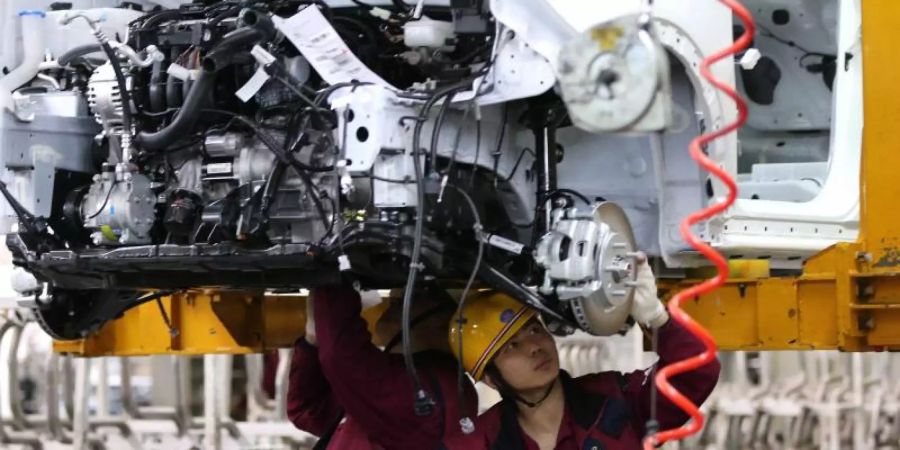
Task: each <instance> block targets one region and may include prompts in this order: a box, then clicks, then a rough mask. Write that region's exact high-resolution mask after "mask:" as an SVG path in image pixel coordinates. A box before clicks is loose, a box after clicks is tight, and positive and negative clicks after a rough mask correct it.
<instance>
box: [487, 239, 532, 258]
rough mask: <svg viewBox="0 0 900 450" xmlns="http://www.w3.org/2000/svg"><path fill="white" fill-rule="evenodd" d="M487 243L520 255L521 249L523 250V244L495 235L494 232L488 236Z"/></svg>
mask: <svg viewBox="0 0 900 450" xmlns="http://www.w3.org/2000/svg"><path fill="white" fill-rule="evenodd" d="M487 242H488V244H491V245H493V246H494V247H497V248H499V249H501V250H506V251H508V252H510V253H515V254H517V255H521V254H522V251H524V250H525V246H524V245H522V244H520V243H518V242H516V241H511V240H509V239H506V238H505V237H502V236H497V235H496V234H492V235H491V237H490V238H488V241H487Z"/></svg>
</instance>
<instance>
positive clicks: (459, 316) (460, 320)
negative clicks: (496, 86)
mask: <svg viewBox="0 0 900 450" xmlns="http://www.w3.org/2000/svg"><path fill="white" fill-rule="evenodd" d="M448 186H449V187H451V188H453V189H454V190H456V192H459V194H460V195H462V196H463V197H464V198H465V199H466V203H468V204H469V209H471V210H472V218H473V220H474V221H475V224H474V225H473V227H472V228H473V229H474V231H475V240H476V241H477V242H478V256H476V258H475V264H474V266H473V267H472V273H471V274H470V275H469V279H468V281H466V287H465V289H463V292H462V296H461V297H460V298H459V305H458V306H457V308H456V340H457V344H458V348H457V354H458V355H459V358H457V377H456V378H457V386H456V388H457V395H458V396H459V399H458V401H459V405H460V407H459V410H460V411H465V410H466V408H465V395H464V390H465V388H464V381H465V378H466V372H465V369H464V368H463V363H462V362H463V349H464V347H463V332H462V327H463V325H464V324H465V318H464V317H463V308H464V307H465V304H466V298H468V296H469V290H470V289H472V285H473V284H474V283H475V278H476V277H477V276H478V271H479V270H480V269H481V261H482V259H483V258H484V241H483V240H482V239H481V232H482V230H483V227H482V225H481V216H480V215H479V214H478V208H477V207H476V206H475V202H474V201H473V200H472V197H471V196H470V195H469V194H468V193H466V191H464V190H462V189H460V188H459V187H457V186H455V185H452V184H451V185H448ZM471 420H472V419H471V418H470V417H463V418H461V419H460V425H461V426H462V427H463V432H464V433H465V432H466V430H465V428H466V427H467V426H471ZM466 422H468V424H467V423H466Z"/></svg>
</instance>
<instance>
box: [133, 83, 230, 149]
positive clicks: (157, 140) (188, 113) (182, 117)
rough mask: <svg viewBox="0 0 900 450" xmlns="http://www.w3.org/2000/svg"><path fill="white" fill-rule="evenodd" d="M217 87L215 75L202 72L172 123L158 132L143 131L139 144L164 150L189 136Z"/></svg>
mask: <svg viewBox="0 0 900 450" xmlns="http://www.w3.org/2000/svg"><path fill="white" fill-rule="evenodd" d="M170 78H171V75H170ZM215 85H216V76H215V74H209V73H204V72H201V73H200V76H199V77H198V78H197V81H196V82H195V83H194V87H193V89H191V92H190V93H189V94H188V97H187V98H186V99H185V100H184V105H183V106H182V107H181V109H180V110H179V111H178V114H176V115H175V117H174V118H173V119H172V123H170V124H169V126H167V127H165V128H163V129H162V130H159V131H157V132H147V131H142V132H141V133H139V134H138V136H137V141H138V144H139V145H141V146H142V147H144V148H146V149H149V150H162V149H165V148H166V147H168V146H169V145H171V144H172V143H173V142H175V141H177V140H178V139H180V138H182V137H184V136H185V135H186V134H188V133H189V132H190V131H191V129H193V128H194V125H196V124H197V120H199V119H200V109H202V108H203V103H204V102H205V101H206V100H207V98H208V97H209V95H210V94H211V93H212V90H213V88H214V87H215ZM169 106H170V107H171V105H169Z"/></svg>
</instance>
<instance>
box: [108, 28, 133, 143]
mask: <svg viewBox="0 0 900 450" xmlns="http://www.w3.org/2000/svg"><path fill="white" fill-rule="evenodd" d="M100 47H102V48H103V53H106V56H107V57H108V58H109V63H110V65H112V69H113V72H115V75H116V85H118V86H119V95H120V96H121V97H122V128H123V129H124V132H125V133H127V134H128V135H129V136H131V134H132V133H133V131H132V124H133V121H132V117H131V92H130V91H129V90H128V83H127V82H126V81H125V71H123V70H122V64H121V63H120V62H119V57H118V55H116V51H115V50H113V48H112V47H110V45H109V43H106V42H104V43H102V44H100Z"/></svg>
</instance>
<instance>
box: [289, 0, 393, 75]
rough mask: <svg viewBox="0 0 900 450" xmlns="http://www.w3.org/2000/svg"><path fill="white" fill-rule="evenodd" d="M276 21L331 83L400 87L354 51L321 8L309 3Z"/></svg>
mask: <svg viewBox="0 0 900 450" xmlns="http://www.w3.org/2000/svg"><path fill="white" fill-rule="evenodd" d="M272 20H273V21H274V22H275V28H278V30H279V31H281V32H282V33H283V34H284V35H285V36H287V38H288V39H290V41H291V43H293V44H294V46H295V47H297V50H299V51H300V53H302V54H303V57H304V58H306V60H307V61H309V63H310V65H312V66H313V68H314V69H316V72H318V73H319V75H320V76H321V77H322V78H323V79H324V80H325V81H326V82H328V83H329V84H337V83H346V82H350V81H353V80H356V81H360V82H364V83H374V84H377V85H381V86H384V87H387V88H391V89H394V90H396V89H397V88H395V87H394V86H391V85H390V83H388V82H387V81H385V80H384V79H383V78H381V77H380V76H378V74H376V73H375V72H373V71H372V69H370V68H368V67H367V66H366V65H365V64H363V62H362V61H360V60H359V58H357V57H356V55H354V54H353V52H352V51H350V48H349V47H347V44H345V43H344V40H343V39H341V36H340V35H339V34H338V32H337V31H335V29H334V27H332V26H331V24H330V23H328V19H326V18H325V16H324V15H322V12H321V11H319V8H317V7H315V6H308V7H306V8H304V9H303V11H300V12H298V13H297V14H294V15H293V16H292V17H290V18H288V19H284V18H281V17H277V16H275V17H273V18H272Z"/></svg>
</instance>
